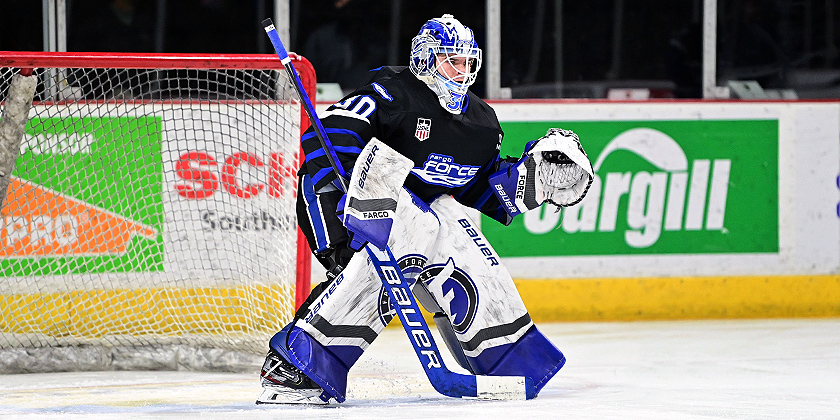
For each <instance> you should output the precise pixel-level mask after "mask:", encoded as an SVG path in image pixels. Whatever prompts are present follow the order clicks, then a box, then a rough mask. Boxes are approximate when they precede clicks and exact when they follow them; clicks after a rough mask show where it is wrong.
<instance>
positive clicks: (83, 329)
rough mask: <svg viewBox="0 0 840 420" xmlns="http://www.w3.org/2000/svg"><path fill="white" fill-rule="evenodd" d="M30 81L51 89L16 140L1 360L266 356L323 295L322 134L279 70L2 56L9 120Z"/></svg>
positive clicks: (43, 92)
mask: <svg viewBox="0 0 840 420" xmlns="http://www.w3.org/2000/svg"><path fill="white" fill-rule="evenodd" d="M291 57H292V62H293V63H294V65H295V68H296V69H297V71H298V73H299V74H300V76H301V80H302V82H303V85H304V88H305V89H306V90H307V92H308V94H309V96H310V98H312V99H313V100H314V98H315V93H316V91H315V84H316V77H315V71H314V69H313V68H312V65H311V64H310V63H309V61H308V60H306V59H305V58H304V57H301V56H298V55H294V54H292V55H291ZM18 72H19V73H20V74H21V75H23V76H30V75H31V76H30V77H32V76H34V77H35V78H36V79H37V82H36V89H35V93H34V97H33V100H32V108H31V109H30V110H28V119H27V122H26V126H25V130H24V132H23V135H22V136H21V137H22V138H19V139H17V143H15V142H14V140H9V139H5V138H2V137H0V147H4V149H3V150H6V151H10V150H11V151H17V152H19V153H18V155H17V158H16V159H13V160H12V162H15V161H16V165H15V164H14V163H13V164H12V167H10V168H3V167H0V179H2V178H5V180H6V183H8V193H7V195H6V198H5V201H4V202H3V204H4V205H3V209H2V217H3V226H2V229H0V253H2V258H1V259H0V276H2V277H5V278H0V281H2V282H3V283H2V285H0V313H2V315H3V319H4V320H3V321H2V322H0V349H15V348H33V347H34V348H52V347H74V346H75V347H87V346H88V345H92V346H104V347H106V348H109V349H112V348H122V347H126V346H127V347H132V348H136V347H151V351H152V352H153V353H160V352H161V350H160V349H161V348H171V347H172V346H176V347H177V346H189V347H192V348H198V349H206V348H220V349H226V350H232V351H236V352H245V353H250V354H257V353H261V352H263V351H264V350H265V346H266V345H267V344H266V343H267V339H268V338H269V337H270V334H272V333H273V332H274V331H276V330H277V329H279V327H281V326H282V325H283V323H285V322H288V320H289V319H290V316H291V314H292V313H293V312H294V310H295V309H296V308H297V307H298V306H299V305H300V304H301V303H302V302H303V300H304V299H305V298H306V296H307V294H308V292H309V290H310V284H309V283H310V279H309V273H310V263H311V254H310V251H309V248H308V246H307V244H306V240H305V238H304V237H303V235H302V234H301V233H300V231H299V229H297V226H296V223H295V220H296V216H295V207H294V193H295V192H296V181H297V180H296V175H295V173H296V169H297V167H298V165H299V163H298V161H299V159H300V158H301V157H302V156H303V152H302V150H300V143H299V136H300V133H302V132H303V131H304V130H305V129H306V128H307V127H308V125H309V122H308V119H307V117H306V114H305V112H304V111H303V109H302V107H300V104H299V101H298V100H297V98H296V97H295V96H294V91H293V88H292V87H291V84H290V82H289V81H288V80H286V75H285V72H284V69H283V65H282V63H281V62H280V60H279V58H277V57H276V56H275V55H270V54H266V55H262V54H260V55H243V54H220V55H206V54H143V53H130V54H126V53H44V52H2V51H0V110H4V108H5V106H6V105H8V104H9V103H10V102H11V101H10V99H9V98H8V97H7V95H8V93H9V92H10V91H11V90H12V89H10V88H11V85H12V84H13V80H14V78H15V77H20V76H15V74H16V73H18ZM5 116H6V112H5V111H3V113H0V127H2V125H3V123H4V122H3V121H2V120H3V119H4V118H3V117H5ZM7 123H8V122H7ZM13 137H14V136H13ZM0 160H2V159H0ZM0 166H2V164H0ZM7 172H8V173H9V174H10V176H6V173H7ZM292 231H293V232H292ZM285 242H289V243H285ZM290 266H291V267H290ZM280 277H283V278H280ZM98 282H102V284H99V283H98ZM290 283H291V284H290ZM289 289H292V292H291V293H293V296H290V297H289V298H286V297H285V296H284V294H285V293H288V290H289ZM85 299H87V300H88V302H83V301H84V300H85ZM273 304H276V305H277V306H278V307H279V306H282V308H278V307H272V305H273ZM57 306H60V307H61V308H57ZM246 306H250V307H251V308H245V307H246ZM62 308H63V309H62ZM67 308H71V309H67ZM71 324H72V325H71ZM180 352H181V353H182V354H183V353H185V351H184V350H180ZM50 357H54V356H50ZM70 357H76V358H82V359H89V357H88V356H70ZM110 357H111V359H114V357H113V354H112V355H111V356H110ZM134 357H135V356H132V358H134ZM202 357H206V355H205V356H202ZM181 358H182V359H183V358H184V356H183V355H182V356H181ZM200 358H201V357H199V359H200ZM86 362H87V360H85V363H86ZM74 363H80V362H79V360H75V361H74ZM177 363H178V364H179V366H182V365H190V366H189V367H191V368H198V369H201V368H206V366H200V364H201V363H202V362H188V361H185V360H181V361H179V362H177ZM81 364H83V363H81ZM211 364H212V363H211ZM112 367H114V368H120V369H123V368H130V366H129V367H126V366H112ZM100 368H103V367H80V369H82V370H84V369H100ZM105 368H107V367H105ZM214 368H219V367H214ZM222 369H224V368H222ZM3 370H4V369H3V368H2V367H0V371H3ZM17 370H19V371H33V370H32V369H29V368H21V369H17ZM36 370H50V369H49V368H44V369H36ZM7 371H8V369H7ZM11 371H15V369H11Z"/></svg>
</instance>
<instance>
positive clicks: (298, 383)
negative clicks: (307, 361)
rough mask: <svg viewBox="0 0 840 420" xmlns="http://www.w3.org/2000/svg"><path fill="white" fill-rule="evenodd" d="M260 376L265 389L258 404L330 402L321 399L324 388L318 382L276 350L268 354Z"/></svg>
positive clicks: (259, 397) (258, 398)
mask: <svg viewBox="0 0 840 420" xmlns="http://www.w3.org/2000/svg"><path fill="white" fill-rule="evenodd" d="M260 377H261V382H262V388H263V389H262V392H260V395H259V396H258V397H257V404H318V405H324V404H327V403H328V401H324V400H323V399H321V395H322V394H323V392H324V390H323V389H322V388H321V387H320V386H318V384H316V383H315V382H313V381H312V380H311V379H309V378H308V377H307V376H306V375H304V374H303V372H301V371H300V370H299V369H298V368H297V367H295V366H294V365H292V364H291V363H289V362H288V361H286V360H285V359H283V358H282V357H281V356H280V355H278V354H277V353H275V352H274V351H270V352H269V353H268V355H267V356H266V358H265V363H263V367H262V370H261V371H260Z"/></svg>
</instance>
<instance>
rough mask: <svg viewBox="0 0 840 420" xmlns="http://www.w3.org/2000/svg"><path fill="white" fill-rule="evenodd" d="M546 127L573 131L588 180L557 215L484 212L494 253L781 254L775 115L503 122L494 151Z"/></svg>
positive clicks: (513, 146) (509, 148) (513, 147)
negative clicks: (499, 218) (509, 216)
mask: <svg viewBox="0 0 840 420" xmlns="http://www.w3.org/2000/svg"><path fill="white" fill-rule="evenodd" d="M551 127H560V128H564V129H569V130H572V131H574V132H575V133H577V134H578V136H579V137H580V139H581V144H582V145H583V147H584V149H585V150H586V152H587V154H588V156H589V159H590V161H591V162H592V164H593V168H594V170H595V174H596V179H595V180H594V181H593V183H592V186H591V188H590V190H589V193H588V194H587V197H586V198H585V199H584V200H583V201H582V202H581V203H579V204H577V205H576V206H573V207H569V208H564V209H563V210H562V211H560V212H556V211H555V207H554V206H543V207H542V208H541V209H535V210H533V211H531V212H528V213H526V214H524V215H521V216H519V217H517V218H516V219H514V221H513V223H512V224H511V226H508V227H505V226H502V225H501V224H499V223H498V222H495V221H493V220H492V219H490V218H488V217H486V216H482V218H483V220H482V231H483V232H484V234H485V235H486V236H487V238H488V240H489V241H490V242H491V243H492V244H493V246H494V247H495V249H496V250H497V251H498V253H499V255H500V256H502V257H543V256H571V255H576V256H578V255H624V254H716V253H777V252H778V251H779V198H778V197H779V172H778V171H779V169H778V168H779V156H778V154H779V123H778V120H712V121H697V120H692V121H571V122H558V121H549V122H503V123H502V128H503V129H504V131H505V140H504V142H503V146H502V156H505V155H511V156H519V155H520V154H521V152H522V150H523V148H524V145H525V143H527V142H528V141H529V140H533V139H536V138H539V137H542V136H544V135H545V133H546V131H547V130H548V129H549V128H551Z"/></svg>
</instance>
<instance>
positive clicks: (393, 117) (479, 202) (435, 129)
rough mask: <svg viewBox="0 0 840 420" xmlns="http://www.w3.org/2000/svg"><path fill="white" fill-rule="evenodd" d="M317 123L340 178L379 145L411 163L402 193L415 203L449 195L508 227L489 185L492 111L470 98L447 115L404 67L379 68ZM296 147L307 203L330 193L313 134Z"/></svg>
mask: <svg viewBox="0 0 840 420" xmlns="http://www.w3.org/2000/svg"><path fill="white" fill-rule="evenodd" d="M321 118H322V123H323V125H324V128H325V130H326V132H327V136H328V137H329V139H328V141H329V142H330V143H331V144H332V148H333V149H334V150H335V153H336V157H337V161H338V162H340V166H341V170H343V171H344V172H345V174H346V178H348V179H349V178H350V174H351V173H352V171H353V168H354V166H356V165H357V162H356V159H357V157H358V156H359V153H361V150H362V148H363V147H364V146H365V144H367V142H368V141H370V139H371V138H377V139H379V140H380V141H382V142H384V143H385V144H387V145H389V146H391V147H392V148H394V149H395V150H396V151H398V152H399V153H400V154H402V155H403V156H406V157H407V158H409V159H411V160H412V161H413V162H414V168H413V169H412V170H411V173H410V174H409V176H408V178H407V179H406V182H405V186H406V187H407V188H408V189H409V190H410V191H411V192H413V193H414V194H415V195H417V196H418V197H419V198H420V199H422V200H424V201H425V202H427V203H428V202H431V201H432V200H433V199H434V198H435V197H437V196H439V195H441V194H449V195H452V196H453V197H454V198H455V199H456V200H458V202H460V203H461V204H463V205H465V206H468V207H472V208H475V209H477V210H480V211H481V212H482V213H484V214H487V215H488V216H490V217H492V218H494V219H496V220H498V221H499V222H501V223H504V224H506V225H507V224H509V223H510V217H509V216H508V215H507V213H505V211H504V210H503V209H502V208H501V204H500V203H499V200H498V199H497V198H496V196H495V194H493V192H492V190H491V189H490V188H489V183H488V180H487V178H488V176H489V175H490V174H493V173H494V172H496V171H497V170H499V167H500V165H502V163H503V162H504V161H503V160H502V159H500V157H499V149H500V147H501V143H502V136H503V132H502V129H501V127H500V126H499V121H498V119H497V118H496V114H495V112H494V111H493V109H492V108H490V106H489V105H487V103H485V102H484V101H483V100H481V99H480V98H479V97H477V96H476V95H475V94H473V93H472V92H469V95H468V97H467V99H466V100H465V101H464V105H463V108H462V112H461V113H460V114H451V113H449V112H447V111H446V110H444V109H443V108H442V107H441V106H440V103H439V102H438V98H437V96H436V95H435V94H434V92H432V90H431V89H429V88H428V87H427V86H426V84H425V83H423V82H422V81H420V80H419V79H417V78H416V77H415V76H414V75H413V74H412V73H411V72H410V71H409V70H408V68H407V67H381V68H379V69H376V70H373V77H372V81H371V82H370V83H368V84H367V85H365V86H363V87H362V88H360V89H358V90H356V91H355V92H353V93H351V94H350V95H348V96H347V97H345V98H344V99H343V100H342V101H340V102H338V103H336V104H334V105H332V106H330V107H329V108H328V109H327V111H326V112H324V113H322V114H321ZM301 144H302V147H303V150H304V153H305V154H306V161H305V162H304V163H303V165H302V167H301V169H300V171H299V173H298V175H299V177H300V178H301V180H304V179H306V178H307V177H308V178H309V180H308V183H309V184H310V185H311V186H310V188H312V190H311V191H310V197H311V196H312V195H313V194H312V193H314V192H315V191H317V192H324V191H329V190H334V189H335V188H334V187H331V186H330V184H331V183H333V182H336V175H335V173H334V171H333V169H332V167H331V166H330V163H329V160H328V158H327V157H326V156H325V151H324V150H323V149H322V148H321V145H320V142H319V140H318V137H317V135H316V134H315V132H314V131H313V129H312V128H311V127H310V128H309V129H308V130H307V131H306V132H305V133H304V134H303V136H302V137H301ZM359 164H361V162H359ZM303 192H304V194H306V193H307V192H306V191H303ZM338 197H340V196H338ZM307 200H309V199H307ZM324 207H325V209H326V208H328V207H331V206H330V205H329V204H327V205H325V206H324ZM322 213H323V212H322ZM317 248H322V246H316V247H313V249H317Z"/></svg>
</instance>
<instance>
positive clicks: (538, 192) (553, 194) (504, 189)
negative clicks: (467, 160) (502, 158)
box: [490, 128, 594, 217]
mask: <svg viewBox="0 0 840 420" xmlns="http://www.w3.org/2000/svg"><path fill="white" fill-rule="evenodd" d="M593 177H594V172H593V171H592V164H591V163H590V162H589V158H587V157H586V153H585V152H584V151H583V148H582V147H581V145H580V140H579V139H578V136H577V135H576V134H575V133H573V132H571V131H569V130H562V129H559V128H550V129H549V130H548V133H546V135H545V136H544V137H541V138H539V139H537V140H534V141H531V142H529V143H528V144H527V145H526V146H525V153H523V154H522V158H521V159H519V161H518V162H516V163H514V164H512V165H510V166H508V167H506V168H503V169H501V170H499V171H498V172H496V173H494V174H493V175H490V186H491V188H493V192H494V193H495V194H496V196H497V197H498V198H499V201H500V202H501V203H502V206H503V207H504V208H505V211H506V212H507V213H508V214H509V215H510V216H511V217H513V216H516V215H517V214H520V213H524V212H526V211H528V210H531V209H535V208H537V207H539V206H540V205H542V204H543V203H551V204H554V205H555V206H558V207H567V206H572V205H575V204H577V203H578V202H580V200H582V199H583V197H584V196H585V195H586V192H587V191H588V190H589V186H590V185H591V184H592V178H593Z"/></svg>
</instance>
